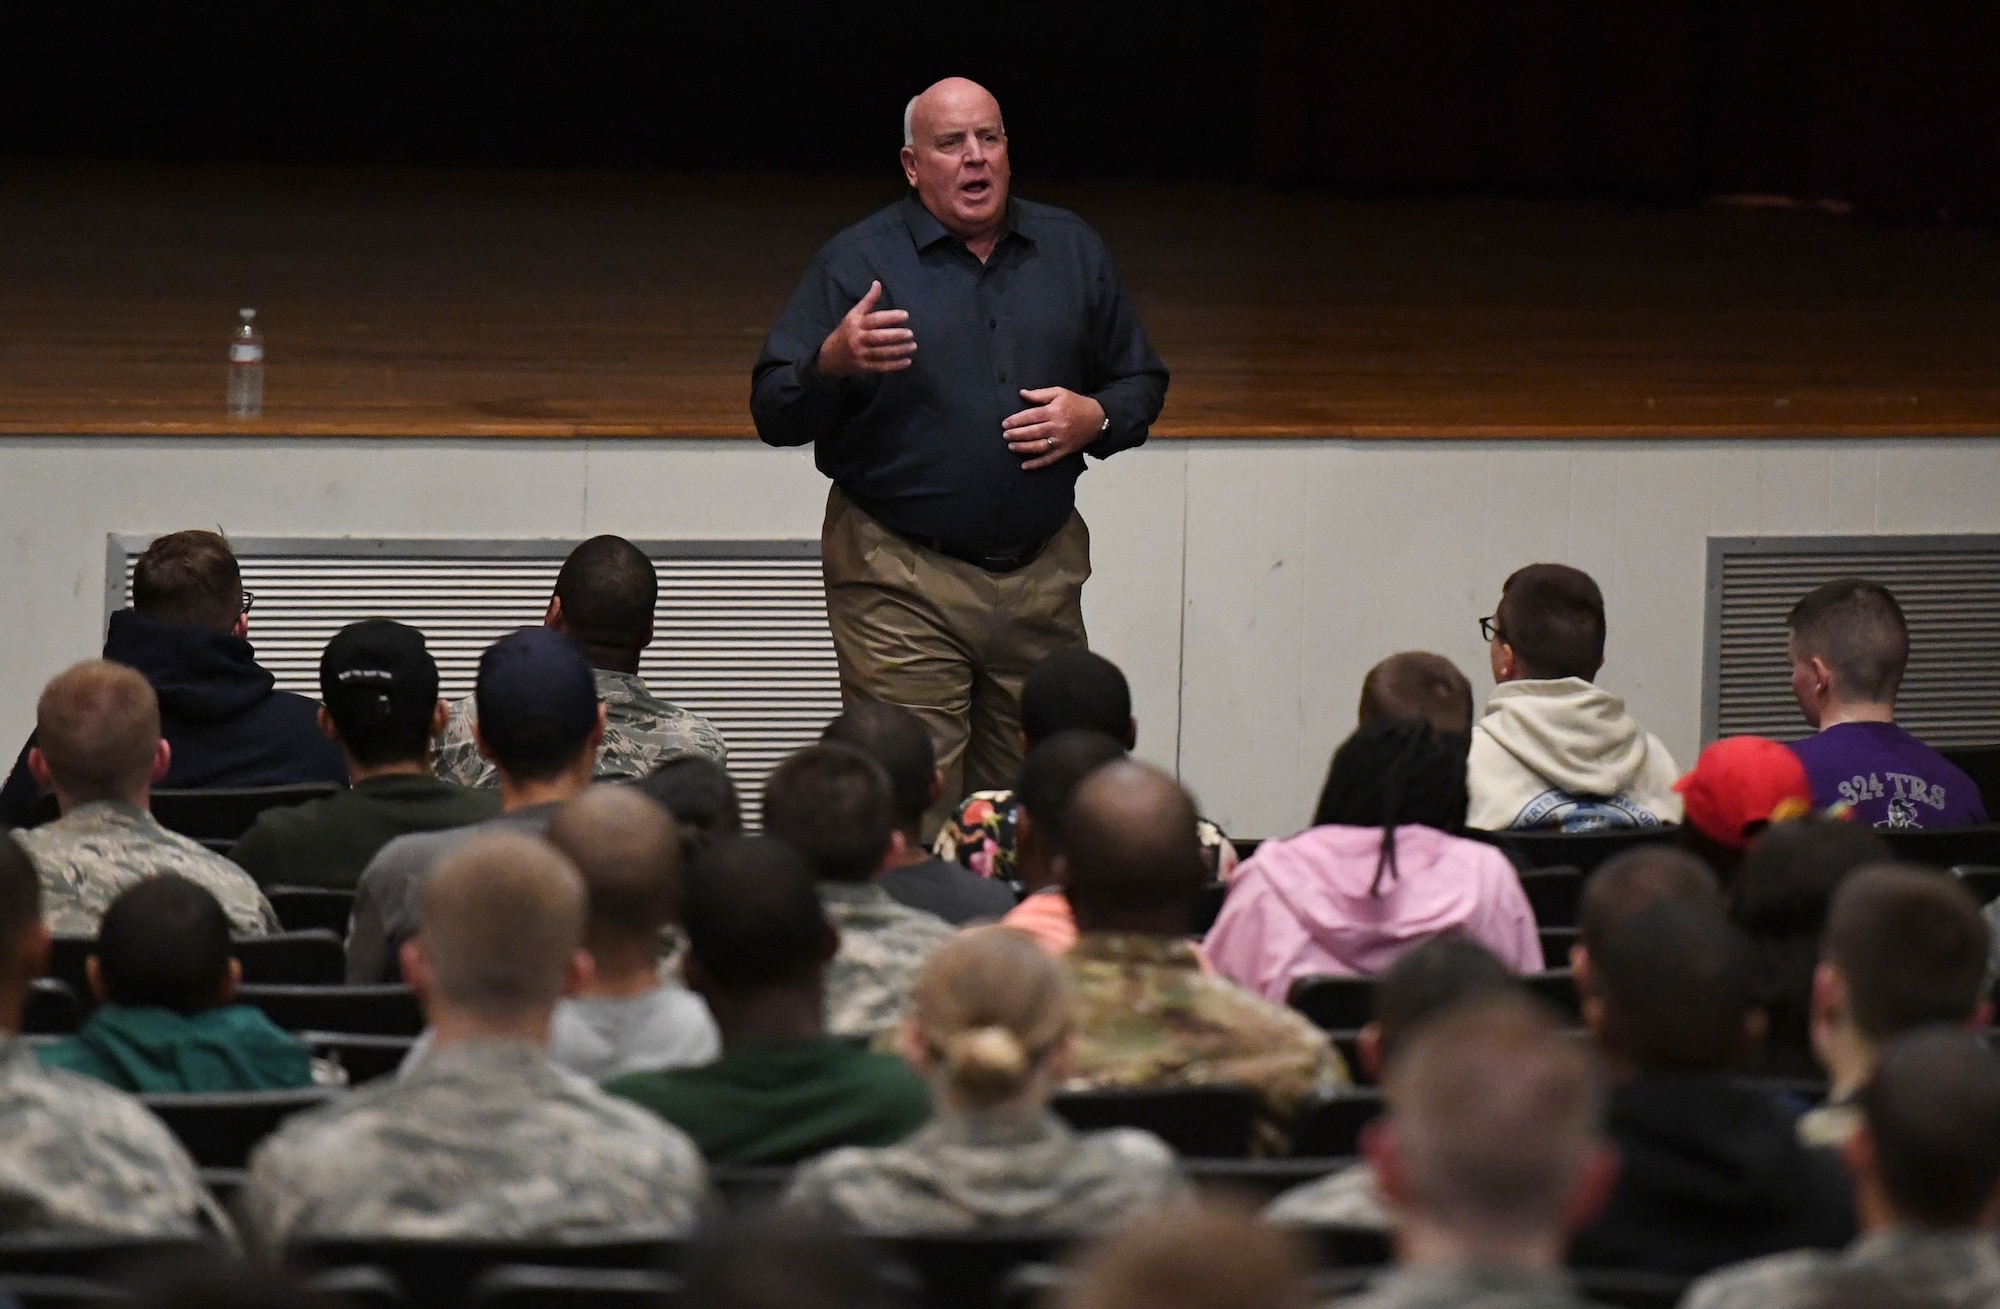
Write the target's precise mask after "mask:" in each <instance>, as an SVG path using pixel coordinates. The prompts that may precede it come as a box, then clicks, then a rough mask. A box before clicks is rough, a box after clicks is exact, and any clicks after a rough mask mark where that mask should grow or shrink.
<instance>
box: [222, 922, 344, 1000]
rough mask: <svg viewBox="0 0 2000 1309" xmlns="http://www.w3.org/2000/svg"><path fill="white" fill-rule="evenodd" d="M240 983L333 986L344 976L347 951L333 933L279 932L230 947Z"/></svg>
mask: <svg viewBox="0 0 2000 1309" xmlns="http://www.w3.org/2000/svg"><path fill="white" fill-rule="evenodd" d="M231 953H233V954H234V955H235V956H236V961H237V962H238V963H240V964H242V965H243V980H244V981H245V982H251V983H255V984H257V985H260V986H335V985H338V984H339V983H340V982H342V981H343V980H344V979H345V978H346V977H347V950H346V948H345V947H343V946H342V945H341V939H340V937H339V936H338V935H336V934H335V933H333V932H328V931H324V930H320V929H314V930H312V931H308V932H280V933H279V934H278V935H276V936H250V937H242V938H239V939H238V940H237V941H236V942H235V943H234V945H232V946H231Z"/></svg>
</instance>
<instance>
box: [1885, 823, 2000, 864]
mask: <svg viewBox="0 0 2000 1309" xmlns="http://www.w3.org/2000/svg"><path fill="white" fill-rule="evenodd" d="M1875 835H1877V836H1879V837H1881V838H1882V839H1883V840H1884V841H1887V842H1888V843H1889V848H1890V849H1891V850H1894V851H1895V852H1896V857H1897V858H1898V859H1901V860H1905V861H1907V862H1909V863H1913V864H1928V865H1929V866H1931V867H1932V868H1955V867H1957V866H1958V865H1960V864H1989V865H2000V823H1984V824H1981V825H1979V826H1977V827H1931V828H1896V827H1878V828H1876V829H1875Z"/></svg>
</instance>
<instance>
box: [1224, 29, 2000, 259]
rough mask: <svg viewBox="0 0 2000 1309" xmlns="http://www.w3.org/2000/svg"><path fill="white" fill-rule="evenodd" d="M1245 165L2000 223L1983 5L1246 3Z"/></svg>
mask: <svg viewBox="0 0 2000 1309" xmlns="http://www.w3.org/2000/svg"><path fill="white" fill-rule="evenodd" d="M1259 50H1260V54H1259V71H1258V89H1259V102H1258V152H1257V159H1258V169H1259V172H1260V174H1261V175H1262V176H1264V177H1266V178H1268V179H1271V180H1274V181H1290V182H1330V183H1335V184H1338V185H1342V186H1347V187H1353V188H1359V189H1370V190H1376V189H1379V190H1407V189H1436V190H1462V189H1467V188H1484V189H1509V190H1545V189H1560V190H1573V191H1585V192H1596V193H1609V194H1612V195H1619V196H1626V197H1633V198H1640V199H1650V200H1665V201H1673V200H1692V199H1697V198H1700V197H1702V196H1707V195H1716V194H1727V193H1737V192H1755V193H1770V194H1782V195H1790V196H1796V197H1800V198H1806V199H1817V198H1832V199H1841V200H1846V201H1849V202H1852V203H1854V204H1856V205H1858V206H1860V207H1862V208H1863V209H1865V210H1867V211H1869V212H1871V213H1874V214H1877V215H1880V216H1884V217H1891V218H1915V219H1931V218H1935V217H1938V216H1940V215H1949V216H1952V217H1959V218H1967V217H1972V218H1985V219H1991V218H1994V217H2000V4H1995V3H1993V0H1917V2H1914V3H1913V2H1912V0H1810V2H1809V0H1504V2H1502V0H1263V4H1262V10H1261V24H1260V42H1259Z"/></svg>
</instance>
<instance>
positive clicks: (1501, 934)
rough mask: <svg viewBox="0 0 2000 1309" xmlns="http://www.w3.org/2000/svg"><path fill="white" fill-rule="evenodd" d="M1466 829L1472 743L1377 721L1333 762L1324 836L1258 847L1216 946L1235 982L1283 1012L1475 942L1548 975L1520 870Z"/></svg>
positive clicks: (1317, 817)
mask: <svg viewBox="0 0 2000 1309" xmlns="http://www.w3.org/2000/svg"><path fill="white" fill-rule="evenodd" d="M1464 823H1465V750H1464V744H1463V739H1462V738H1455V737H1448V736H1440V735H1439V734H1438V733H1437V732H1436V731H1435V730H1434V729H1433V728H1432V727H1431V726H1430V725H1429V724H1428V723H1426V722H1423V721H1412V720H1408V719H1392V718H1377V719H1374V720H1373V721H1371V722H1368V723H1365V724H1363V725H1362V726H1361V727H1360V728H1358V729H1356V731H1355V733H1354V735H1352V736H1350V737H1348V738H1347V740H1346V741H1345V742H1343V743H1342V745H1341V747H1340V749H1338V750H1337V751H1335V752H1334V756H1333V763H1332V765H1331V766H1330V767H1329V768H1328V770H1327V775H1326V786H1325V789H1324V790H1322V791H1321V792H1320V797H1319V808H1318V810H1317V811H1316V812H1315V813H1314V814H1313V826H1312V827H1311V828H1310V829H1309V830H1307V831H1305V832H1302V833H1300V834H1299V835H1297V836H1294V837H1290V838H1288V839H1286V840H1282V841H1266V842H1264V843H1263V844H1262V845H1260V846H1258V847H1257V852H1256V853H1255V854H1253V855H1252V856H1251V857H1250V858H1249V859H1248V860H1247V861H1245V863H1244V864H1243V866H1242V867H1241V868H1239V869H1238V870H1237V873H1236V879H1235V881H1234V882H1233V883H1232V884H1231V885H1230V889H1229V898H1228V899H1227V900H1226V901H1225V902H1224V903H1223V906H1222V912H1221V914H1220V915H1219V916H1218V917H1217V918H1216V921H1215V926H1214V927H1213V928H1212V929H1211V930H1210V931H1209V934H1208V939H1207V940H1206V941H1205V942H1204V943H1203V944H1204V948H1205V949H1206V951H1207V953H1208V958H1209V961H1210V962H1211V963H1213V964H1214V965H1215V967H1216V970H1217V971H1218V972H1220V973H1221V974H1222V975H1223V976H1224V977H1227V978H1229V979H1231V980H1232V981H1236V982H1240V983H1242V984H1243V985H1244V986H1247V987H1249V988H1250V989H1251V990H1253V991H1256V992H1258V993H1259V994H1261V995H1263V996H1264V998H1265V999H1267V1000H1271V1001H1273V1002H1275V1003H1279V1004H1282V1003H1284V1001H1285V998H1286V996H1288V995H1289V994H1290V993H1291V989H1292V983H1293V982H1295V981H1297V980H1298V979H1299V978H1301V977H1311V976H1315V975H1319V974H1332V975H1336V976H1359V977H1372V976H1374V975H1375V974H1376V973H1379V972H1381V971H1382V970H1383V969H1384V968H1387V967H1388V966H1389V965H1390V964H1392V963H1394V962H1395V960H1396V958H1397V956H1398V955H1400V954H1402V953H1403V952H1404V951H1406V950H1408V949H1409V948H1410V947H1411V946H1414V945H1418V944H1420V943H1422V942H1424V941H1428V940H1434V939H1436V938H1438V937H1440V936H1445V935H1448V934H1456V935H1461V936H1465V937H1467V938H1469V939H1471V940H1473V941H1477V942H1478V943H1479V944H1481V945H1483V946H1485V947H1486V948H1487V949H1489V950H1491V951H1493V953H1495V954H1496V955H1498V956H1499V957H1500V958H1501V959H1503V960H1505V961H1506V963H1507V965H1508V966H1509V967H1511V968H1513V969H1515V970H1516V971H1517V972H1523V973H1534V972H1540V971H1541V968H1542V942H1541V937H1540V935H1539V934H1538V932H1537V930H1536V927H1535V912H1534V910H1533V909H1532V908H1530V907H1529V905H1528V897H1527V893H1526V892H1525V891H1523V890H1522V889H1521V879H1520V876H1519V874H1517V873H1516V872H1515V871H1514V865H1513V864H1511V863H1509V862H1508V860H1507V856H1506V855H1504V854H1502V853H1501V852H1500V851H1499V850H1498V849H1496V848H1495V847H1493V846H1491V845H1486V844H1484V843H1482V842H1478V841H1468V840H1466V839H1464V838H1463V837H1459V836H1454V835H1452V833H1453V832H1456V831H1458V830H1460V829H1461V828H1462V827H1463V826H1464Z"/></svg>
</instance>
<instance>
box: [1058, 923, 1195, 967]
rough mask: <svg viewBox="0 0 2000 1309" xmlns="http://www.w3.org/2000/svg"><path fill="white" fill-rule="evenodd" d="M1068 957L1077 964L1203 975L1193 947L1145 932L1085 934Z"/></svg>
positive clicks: (1169, 937)
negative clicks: (1152, 969) (1119, 966)
mask: <svg viewBox="0 0 2000 1309" xmlns="http://www.w3.org/2000/svg"><path fill="white" fill-rule="evenodd" d="M1069 957H1070V958H1071V959H1072V960H1074V961H1076V962H1078V963H1085V962H1088V963H1107V964H1139V965H1142V966H1146V967H1153V968H1185V969H1187V970H1188V971H1189V972H1199V971H1201V956H1200V955H1197V954H1196V953H1195V950H1194V945H1193V943H1192V942H1189V941H1187V940H1185V939H1183V938H1181V937H1178V936H1150V935H1147V934H1145V933H1142V932H1086V933H1084V934H1083V935H1081V936H1079V937H1077V938H1076V944H1075V945H1073V946H1071V947H1070V952H1069Z"/></svg>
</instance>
